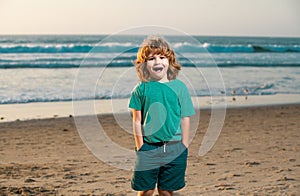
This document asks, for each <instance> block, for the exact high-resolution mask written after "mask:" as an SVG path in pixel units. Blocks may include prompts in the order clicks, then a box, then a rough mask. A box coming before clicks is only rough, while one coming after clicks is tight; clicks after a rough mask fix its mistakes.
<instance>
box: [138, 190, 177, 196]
mask: <svg viewBox="0 0 300 196" xmlns="http://www.w3.org/2000/svg"><path fill="white" fill-rule="evenodd" d="M153 193H154V189H152V190H148V191H140V192H138V196H152V195H153ZM158 194H159V196H173V191H165V190H161V189H158Z"/></svg>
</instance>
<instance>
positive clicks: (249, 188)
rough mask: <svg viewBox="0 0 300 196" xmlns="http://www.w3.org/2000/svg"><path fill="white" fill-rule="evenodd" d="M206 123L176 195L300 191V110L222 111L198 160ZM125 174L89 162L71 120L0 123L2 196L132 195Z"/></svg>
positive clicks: (106, 122)
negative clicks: (211, 142) (218, 128)
mask: <svg viewBox="0 0 300 196" xmlns="http://www.w3.org/2000/svg"><path fill="white" fill-rule="evenodd" d="M99 119H100V121H101V123H102V125H103V127H105V130H106V131H107V134H108V135H109V137H110V138H111V139H112V140H113V141H115V142H117V143H118V144H119V145H122V146H123V147H126V148H128V149H133V146H134V140H133V137H132V135H131V134H128V133H127V132H125V131H124V130H122V128H120V127H119V126H118V124H117V123H116V122H115V120H114V118H113V116H112V115H100V116H99ZM209 119H210V111H209V110H203V111H202V110H201V120H200V126H199V128H198V130H197V134H196V136H195V137H194V138H193V141H192V143H191V145H190V147H189V158H188V168H187V175H186V181H187V186H186V187H185V188H184V189H182V190H181V191H178V192H177V193H176V194H175V195H299V194H300V140H299V138H300V105H285V106H267V107H266V106H265V107H250V108H246V107H244V108H235V109H228V110H227V114H226V119H225V124H224V127H223V129H222V132H221V135H220V137H219V138H218V140H217V142H216V144H215V146H214V147H213V149H212V150H211V151H210V152H209V153H207V154H206V155H205V156H202V157H201V156H198V150H199V146H200V144H201V141H202V138H203V136H204V133H205V131H206V129H207V126H208V124H209ZM129 123H130V122H129ZM131 175H132V172H131V171H126V170H121V169H117V168H114V167H112V166H110V165H108V164H106V163H104V162H102V161H100V160H98V159H97V158H96V157H94V156H93V154H92V153H91V152H90V151H89V150H88V149H87V148H86V146H85V145H84V144H83V142H82V140H81V139H80V137H79V135H78V132H77V130H76V127H75V124H74V119H73V118H72V117H67V118H50V119H43V120H28V121H14V122H2V123H0V195H14V194H16V195H20V194H24V195H136V193H135V192H134V191H132V190H131V188H130V179H131Z"/></svg>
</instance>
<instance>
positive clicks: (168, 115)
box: [129, 79, 195, 143]
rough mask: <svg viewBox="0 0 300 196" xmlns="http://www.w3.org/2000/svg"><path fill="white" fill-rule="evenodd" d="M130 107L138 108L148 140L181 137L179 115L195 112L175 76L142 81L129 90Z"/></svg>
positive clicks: (177, 138)
mask: <svg viewBox="0 0 300 196" xmlns="http://www.w3.org/2000/svg"><path fill="white" fill-rule="evenodd" d="M129 108H132V109H136V110H140V111H141V113H142V125H143V126H142V127H143V136H144V140H145V141H146V142H149V143H154V142H164V141H179V140H181V134H182V130H181V118H182V117H188V116H192V115H194V114H195V111H194V107H193V103H192V100H191V96H190V94H189V91H188V89H187V87H186V85H185V84H184V83H183V82H182V81H180V80H178V79H175V80H172V81H170V82H166V83H160V82H156V81H149V82H141V83H140V84H138V85H137V86H136V87H135V88H134V90H133V91H132V94H131V98H130V102H129Z"/></svg>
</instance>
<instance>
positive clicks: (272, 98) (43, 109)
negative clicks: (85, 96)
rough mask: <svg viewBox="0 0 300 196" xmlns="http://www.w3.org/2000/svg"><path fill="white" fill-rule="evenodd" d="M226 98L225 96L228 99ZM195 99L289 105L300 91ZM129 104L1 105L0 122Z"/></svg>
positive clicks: (197, 102)
mask: <svg viewBox="0 0 300 196" xmlns="http://www.w3.org/2000/svg"><path fill="white" fill-rule="evenodd" d="M223 98H225V100H224V99H223ZM193 102H194V106H195V108H196V110H197V109H211V108H212V106H213V107H214V108H218V107H221V108H223V109H224V108H225V109H226V108H239V107H257V106H270V105H289V104H299V103H300V94H276V95H263V96H262V95H257V96H254V95H252V96H245V95H237V96H226V97H225V96H224V97H223V96H220V97H197V98H195V97H194V98H193ZM87 106H89V107H87ZM127 106H128V99H104V100H88V101H73V102H72V101H69V102H37V103H21V104H0V123H1V122H11V121H16V120H22V121H23V120H31V119H45V118H58V117H73V116H85V115H98V114H111V113H128V108H127Z"/></svg>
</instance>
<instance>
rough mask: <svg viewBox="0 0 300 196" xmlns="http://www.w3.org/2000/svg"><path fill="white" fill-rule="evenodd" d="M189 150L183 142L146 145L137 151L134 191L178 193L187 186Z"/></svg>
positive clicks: (132, 184) (133, 182)
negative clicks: (154, 190) (157, 190)
mask: <svg viewBox="0 0 300 196" xmlns="http://www.w3.org/2000/svg"><path fill="white" fill-rule="evenodd" d="M187 156H188V149H187V148H186V147H185V145H183V144H182V142H181V141H177V142H169V143H153V144H151V143H144V144H143V145H142V147H141V148H140V149H139V150H138V151H137V156H136V162H135V168H134V173H133V178H132V181H131V187H132V189H134V190H136V191H146V190H151V189H154V188H155V186H156V184H157V188H159V189H161V190H167V191H176V190H179V189H181V188H183V187H184V186H185V171H186V166H187Z"/></svg>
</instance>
